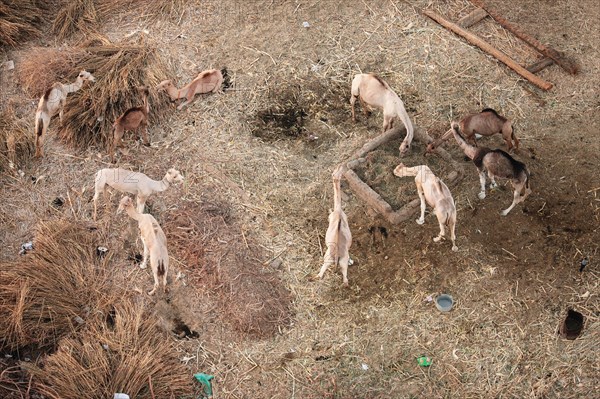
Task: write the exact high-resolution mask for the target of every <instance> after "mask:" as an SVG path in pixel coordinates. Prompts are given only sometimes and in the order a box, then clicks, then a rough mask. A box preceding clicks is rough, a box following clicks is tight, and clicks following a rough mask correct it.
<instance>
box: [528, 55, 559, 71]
mask: <svg viewBox="0 0 600 399" xmlns="http://www.w3.org/2000/svg"><path fill="white" fill-rule="evenodd" d="M550 65H554V60H553V59H552V58H543V59H541V60H539V61H538V62H535V63H533V64H531V65H529V66H528V67H527V68H526V69H527V70H528V71H529V72H531V73H538V72H539V71H541V70H542V69H544V68H547V67H549V66H550Z"/></svg>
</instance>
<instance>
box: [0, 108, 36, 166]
mask: <svg viewBox="0 0 600 399" xmlns="http://www.w3.org/2000/svg"><path fill="white" fill-rule="evenodd" d="M33 142H34V136H33V130H32V129H30V128H29V126H28V125H27V123H26V122H25V121H23V120H22V119H18V118H17V116H16V115H15V113H14V110H13V109H12V107H8V108H6V109H5V110H4V111H2V112H1V113H0V171H5V170H7V169H8V168H10V167H11V165H12V166H13V167H19V168H22V167H23V165H25V164H26V163H27V162H28V161H29V160H30V159H31V156H32V154H33V151H34V148H33Z"/></svg>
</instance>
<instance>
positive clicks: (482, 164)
mask: <svg viewBox="0 0 600 399" xmlns="http://www.w3.org/2000/svg"><path fill="white" fill-rule="evenodd" d="M451 131H452V134H453V135H454V138H455V139H456V142H457V143H458V146H459V147H460V148H461V149H462V150H463V152H464V153H465V155H466V156H467V157H469V158H470V159H471V160H472V161H473V163H474V164H475V166H476V167H477V170H478V171H479V182H480V184H481V191H480V192H479V194H478V197H479V198H480V199H484V198H485V171H486V170H487V173H488V176H489V178H490V180H491V181H492V183H491V184H490V188H495V187H496V186H497V184H496V177H499V178H504V179H510V182H511V183H512V185H513V188H514V190H515V191H514V194H513V202H512V204H511V205H510V206H509V207H508V208H506V209H505V210H503V211H502V212H500V214H501V215H502V216H506V215H508V212H510V211H511V209H513V208H514V206H515V205H517V204H518V203H519V202H523V201H524V200H525V198H527V196H528V195H529V194H531V189H530V188H529V170H528V169H527V166H526V165H525V164H524V163H523V162H519V161H517V160H516V159H514V158H513V157H511V156H510V155H509V154H508V153H506V152H504V151H502V150H490V149H489V148H486V147H474V146H472V145H470V144H469V143H467V141H466V140H465V138H464V137H463V136H461V134H460V133H459V132H458V124H457V123H456V122H452V129H451ZM523 191H524V192H525V193H524V194H523V195H522V194H521V193H522V192H523Z"/></svg>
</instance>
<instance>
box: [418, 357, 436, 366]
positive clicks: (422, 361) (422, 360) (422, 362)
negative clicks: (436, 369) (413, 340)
mask: <svg viewBox="0 0 600 399" xmlns="http://www.w3.org/2000/svg"><path fill="white" fill-rule="evenodd" d="M431 362H432V360H431V358H430V357H429V356H421V357H418V358H417V363H419V366H421V367H429V366H431Z"/></svg>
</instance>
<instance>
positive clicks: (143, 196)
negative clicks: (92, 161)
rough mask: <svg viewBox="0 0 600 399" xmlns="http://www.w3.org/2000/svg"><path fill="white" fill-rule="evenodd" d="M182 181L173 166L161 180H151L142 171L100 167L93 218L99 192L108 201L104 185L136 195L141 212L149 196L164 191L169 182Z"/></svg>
mask: <svg viewBox="0 0 600 399" xmlns="http://www.w3.org/2000/svg"><path fill="white" fill-rule="evenodd" d="M182 181H183V176H182V175H181V173H179V172H178V171H177V170H175V169H173V168H171V169H169V170H168V171H167V173H166V174H165V177H163V179H162V180H152V179H151V178H149V177H148V176H146V175H145V174H143V173H140V172H132V171H130V170H125V169H120V168H114V169H108V168H107V169H100V170H99V171H98V173H96V181H95V187H94V220H96V214H97V203H98V198H99V197H100V193H101V192H102V193H104V202H105V203H108V193H107V187H106V186H111V187H112V188H114V189H115V190H118V191H120V192H122V193H130V194H134V195H136V201H137V211H138V212H140V213H142V212H144V205H145V204H146V200H147V199H148V197H149V196H151V195H152V194H154V193H160V192H163V191H165V190H166V189H168V188H169V186H170V184H171V183H181V182H182Z"/></svg>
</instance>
